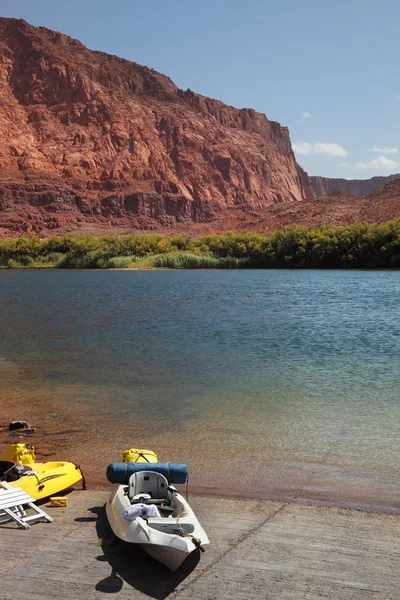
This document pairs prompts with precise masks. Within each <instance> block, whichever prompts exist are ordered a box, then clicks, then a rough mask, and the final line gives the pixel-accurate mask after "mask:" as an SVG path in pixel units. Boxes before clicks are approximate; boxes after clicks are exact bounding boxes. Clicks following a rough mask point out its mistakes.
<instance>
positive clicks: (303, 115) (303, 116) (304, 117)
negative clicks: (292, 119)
mask: <svg viewBox="0 0 400 600" xmlns="http://www.w3.org/2000/svg"><path fill="white" fill-rule="evenodd" d="M307 119H311V113H309V112H303V113H301V119H300V120H301V121H307Z"/></svg>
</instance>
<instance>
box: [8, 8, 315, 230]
mask: <svg viewBox="0 0 400 600" xmlns="http://www.w3.org/2000/svg"><path fill="white" fill-rule="evenodd" d="M313 195H314V192H313V190H312V186H311V181H310V178H309V177H308V175H307V174H306V173H305V172H304V171H303V170H302V169H301V168H300V167H299V166H298V165H297V163H296V161H295V158H294V154H293V151H292V147H291V143H290V138H289V132H288V129H287V128H286V127H281V126H280V125H279V124H278V123H276V122H274V121H269V120H268V119H267V118H266V117H265V115H263V114H260V113H257V112H255V111H254V110H251V109H241V110H239V109H236V108H233V107H230V106H226V105H225V104H223V103H222V102H219V101H217V100H212V99H210V98H206V97H204V96H201V95H199V94H195V93H194V92H192V91H191V90H186V91H183V90H180V89H178V88H177V87H176V86H175V85H174V83H173V82H172V81H171V80H170V79H169V78H168V77H166V76H164V75H161V74H160V73H157V72H156V71H154V70H152V69H149V68H147V67H143V66H140V65H138V64H136V63H133V62H129V61H127V60H123V59H121V58H118V57H116V56H111V55H107V54H104V53H101V52H94V51H91V50H88V49H87V48H86V47H85V46H83V45H82V44H81V43H80V42H79V41H77V40H74V39H72V38H70V37H68V36H65V35H62V34H60V33H58V32H54V31H50V30H48V29H45V28H43V27H39V28H35V27H32V26H30V25H28V24H27V23H26V22H25V21H21V20H15V19H0V227H3V229H4V230H8V229H12V230H15V229H18V227H20V226H23V227H26V226H29V228H32V229H34V230H37V231H40V230H42V229H48V228H50V229H51V228H57V227H62V226H67V225H68V224H70V225H73V224H78V226H79V224H81V225H82V226H83V225H84V224H86V225H87V224H88V223H100V224H102V225H104V226H105V225H107V224H111V225H115V226H119V225H121V223H123V225H124V226H133V227H135V226H139V227H144V228H151V227H155V226H158V225H171V224H173V223H176V222H182V221H183V222H195V223H201V222H207V221H210V220H212V219H215V218H218V217H220V216H221V215H222V214H225V213H227V212H229V214H234V211H235V210H240V211H244V212H246V211H257V210H262V209H264V208H265V207H266V206H268V205H270V204H273V203H281V202H297V201H301V200H305V199H307V198H310V197H312V196H313ZM232 211H233V213H232Z"/></svg>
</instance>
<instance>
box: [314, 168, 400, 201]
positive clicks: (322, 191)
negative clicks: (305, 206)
mask: <svg viewBox="0 0 400 600" xmlns="http://www.w3.org/2000/svg"><path fill="white" fill-rule="evenodd" d="M310 179H311V183H312V188H313V191H314V193H315V195H316V196H324V195H326V194H331V193H332V192H334V191H336V190H342V191H343V192H347V193H349V194H354V195H355V196H366V195H367V194H370V193H371V192H373V191H374V190H377V189H379V188H381V187H383V186H384V185H386V184H387V183H390V182H391V181H393V180H394V179H400V173H397V174H395V175H388V176H387V177H371V178H370V179H334V178H330V177H314V176H312V177H310Z"/></svg>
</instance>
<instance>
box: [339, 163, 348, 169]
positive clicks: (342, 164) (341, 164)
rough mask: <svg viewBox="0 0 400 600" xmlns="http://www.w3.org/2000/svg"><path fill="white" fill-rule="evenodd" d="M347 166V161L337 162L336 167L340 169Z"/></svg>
mask: <svg viewBox="0 0 400 600" xmlns="http://www.w3.org/2000/svg"><path fill="white" fill-rule="evenodd" d="M348 166H349V163H347V162H340V163H339V164H338V167H341V168H342V169H347V167H348Z"/></svg>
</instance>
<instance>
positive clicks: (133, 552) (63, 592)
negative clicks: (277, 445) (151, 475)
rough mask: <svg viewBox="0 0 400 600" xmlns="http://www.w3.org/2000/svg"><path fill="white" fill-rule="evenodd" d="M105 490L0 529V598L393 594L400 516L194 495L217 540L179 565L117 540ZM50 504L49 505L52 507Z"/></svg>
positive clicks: (347, 599)
mask: <svg viewBox="0 0 400 600" xmlns="http://www.w3.org/2000/svg"><path fill="white" fill-rule="evenodd" d="M107 499H108V492H106V491H100V490H96V491H90V490H88V491H86V492H83V491H73V492H72V493H71V494H69V506H68V507H67V508H53V509H50V508H48V509H46V508H45V510H48V512H49V513H50V514H51V516H52V517H53V519H54V521H53V523H36V524H34V525H33V526H32V527H31V529H30V530H28V531H22V530H20V529H18V528H17V526H16V525H14V524H9V525H2V526H1V527H0V553H1V555H2V557H3V560H2V562H1V565H0V588H1V597H2V598H3V599H4V600H26V598H29V599H30V600H50V599H53V598H54V597H57V598H60V599H63V600H69V599H71V600H72V599H75V598H77V597H78V598H85V600H90V599H91V598H98V597H99V592H100V593H114V594H116V596H115V597H118V598H121V600H123V599H124V598H129V599H130V600H134V599H136V598H137V599H140V598H155V599H158V600H161V599H165V598H170V599H174V598H179V599H181V600H185V599H189V598H190V599H191V600H204V599H205V598H208V599H213V600H220V599H221V600H222V598H228V597H229V598H232V599H234V600H239V599H246V600H252V599H257V600H258V599H259V598H280V599H281V598H282V599H283V598H288V599H289V598H293V599H296V600H297V599H299V598H307V599H309V600H316V599H317V598H321V597H323V598H332V599H333V598H340V599H341V600H359V599H360V600H364V598H365V597H366V596H368V598H372V599H373V600H380V599H382V600H383V599H385V600H395V599H397V598H398V589H399V587H400V570H399V569H397V568H396V566H397V565H398V562H399V556H400V541H399V540H400V520H399V518H398V517H391V516H387V515H386V516H385V515H376V514H365V513H362V512H358V511H349V510H340V509H334V508H316V507H306V506H301V505H291V504H285V503H281V502H267V501H263V502H259V501H255V500H233V499H222V498H221V499H216V498H205V497H197V496H196V497H191V499H190V503H191V506H192V507H193V509H194V510H195V512H196V514H197V516H198V518H199V520H200V522H201V523H202V525H203V526H204V528H205V530H206V531H207V534H208V535H209V538H210V546H208V547H207V548H206V551H205V552H204V553H201V554H195V555H192V556H191V557H189V559H188V560H187V562H186V563H185V564H184V565H183V566H182V568H181V569H180V570H179V571H178V572H176V573H171V572H169V571H168V570H167V569H166V568H165V567H163V566H162V565H160V564H158V563H157V562H155V561H154V560H153V559H151V558H150V557H149V556H148V555H147V554H146V553H145V552H144V551H143V550H142V549H141V548H139V547H127V546H126V545H125V544H123V543H122V542H120V541H119V540H116V539H115V538H113V536H112V532H111V530H110V527H109V525H108V522H107V519H106V516H105V512H104V504H105V502H106V501H107ZM45 506H46V505H45Z"/></svg>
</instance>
